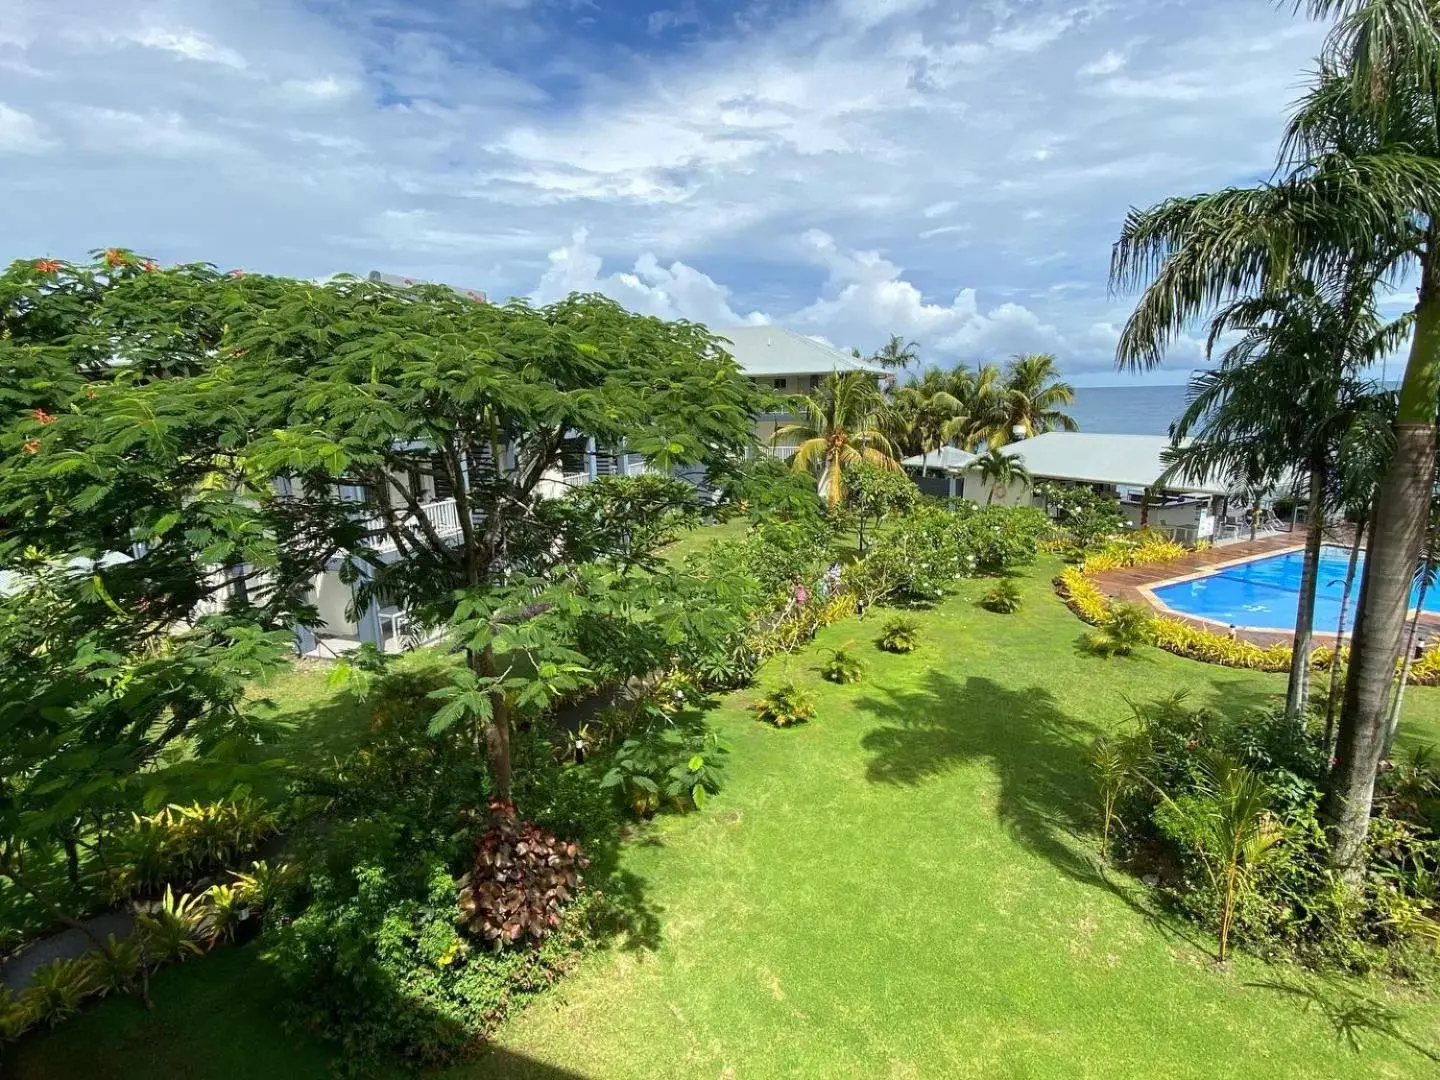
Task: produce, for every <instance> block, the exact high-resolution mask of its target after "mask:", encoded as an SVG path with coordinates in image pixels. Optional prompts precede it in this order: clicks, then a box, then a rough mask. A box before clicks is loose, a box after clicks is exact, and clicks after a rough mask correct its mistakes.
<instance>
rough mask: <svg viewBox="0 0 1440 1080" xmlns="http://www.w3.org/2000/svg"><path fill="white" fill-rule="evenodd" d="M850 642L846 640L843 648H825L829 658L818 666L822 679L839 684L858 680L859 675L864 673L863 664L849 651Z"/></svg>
mask: <svg viewBox="0 0 1440 1080" xmlns="http://www.w3.org/2000/svg"><path fill="white" fill-rule="evenodd" d="M851 644H854V643H853V642H847V643H846V647H845V648H840V649H827V650H826V651H827V652H828V653H829V654H830V659H828V660H826V661H825V663H823V664H822V665H821V666H820V677H821V678H822V679H827V680H829V681H830V682H833V683H840V684H841V685H844V684H846V683H854V682H859V681H860V678H861V676H862V675H864V674H865V665H864V663H862V662H861V660H860V658H859V657H858V656H856V655H855V654H854V653H852V652H850V651H849V646H850V645H851Z"/></svg>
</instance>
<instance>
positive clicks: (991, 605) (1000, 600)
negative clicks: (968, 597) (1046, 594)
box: [980, 578, 1022, 615]
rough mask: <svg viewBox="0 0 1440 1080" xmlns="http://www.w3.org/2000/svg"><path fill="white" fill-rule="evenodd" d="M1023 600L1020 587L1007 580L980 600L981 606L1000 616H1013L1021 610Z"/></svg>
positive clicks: (999, 582) (999, 583)
mask: <svg viewBox="0 0 1440 1080" xmlns="http://www.w3.org/2000/svg"><path fill="white" fill-rule="evenodd" d="M1021 600H1022V597H1021V595H1020V586H1019V585H1016V584H1015V582H1013V581H1011V580H1010V579H1009V578H1005V579H1003V580H1001V581H998V582H996V583H995V586H994V588H992V589H991V590H990V591H989V592H987V593H986V594H985V595H984V596H982V597H981V598H980V605H981V606H982V607H984V608H985V609H986V610H988V611H993V612H996V613H997V614H1000V615H1013V614H1014V613H1015V612H1017V611H1019V610H1020V604H1021Z"/></svg>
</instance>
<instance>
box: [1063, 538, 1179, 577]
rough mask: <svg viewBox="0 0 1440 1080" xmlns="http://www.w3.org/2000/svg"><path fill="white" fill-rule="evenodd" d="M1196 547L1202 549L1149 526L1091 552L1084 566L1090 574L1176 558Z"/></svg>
mask: <svg viewBox="0 0 1440 1080" xmlns="http://www.w3.org/2000/svg"><path fill="white" fill-rule="evenodd" d="M1195 550H1199V545H1197V546H1196V547H1195V548H1187V547H1186V546H1185V545H1184V544H1181V543H1177V542H1176V541H1174V540H1167V539H1166V538H1165V537H1163V536H1161V535H1160V534H1159V533H1155V532H1151V531H1150V530H1148V529H1147V530H1144V531H1142V532H1138V533H1133V534H1131V535H1129V536H1117V537H1115V538H1113V539H1112V540H1110V541H1109V542H1107V543H1105V544H1102V545H1101V546H1100V547H1098V548H1096V549H1094V550H1093V551H1090V552H1087V553H1086V556H1085V562H1084V564H1083V569H1084V571H1085V573H1087V574H1098V573H1101V572H1103V571H1105V570H1118V569H1121V568H1123V567H1127V566H1149V565H1152V564H1154V563H1166V562H1174V561H1175V560H1176V559H1183V558H1184V557H1185V556H1186V555H1189V554H1190V553H1191V552H1192V551H1195Z"/></svg>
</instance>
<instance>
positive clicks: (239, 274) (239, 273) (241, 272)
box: [230, 269, 245, 278]
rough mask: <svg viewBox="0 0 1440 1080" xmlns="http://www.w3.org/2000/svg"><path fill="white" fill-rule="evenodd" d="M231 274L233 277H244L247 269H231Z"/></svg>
mask: <svg viewBox="0 0 1440 1080" xmlns="http://www.w3.org/2000/svg"><path fill="white" fill-rule="evenodd" d="M230 276H231V277H233V278H242V277H244V276H245V271H244V270H240V269H235V270H231V271H230Z"/></svg>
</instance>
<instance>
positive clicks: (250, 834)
mask: <svg viewBox="0 0 1440 1080" xmlns="http://www.w3.org/2000/svg"><path fill="white" fill-rule="evenodd" d="M279 826H280V819H279V815H278V814H277V813H276V812H275V811H274V810H272V809H271V808H270V807H268V806H266V805H265V804H264V803H263V802H261V801H260V800H259V799H255V798H250V797H246V798H240V799H230V800H225V801H222V802H216V803H198V802H196V803H191V804H189V805H188V806H179V805H170V806H166V807H164V808H162V809H161V810H159V811H157V812H156V813H153V814H146V815H143V816H142V815H140V814H132V815H131V824H130V826H129V828H127V829H125V830H124V831H122V832H120V833H119V834H118V835H117V836H116V838H115V855H114V863H115V867H116V869H115V872H114V879H113V884H114V887H115V889H116V891H117V892H118V893H119V894H120V895H122V896H130V895H136V894H139V895H142V896H156V895H159V893H160V892H161V890H163V889H164V888H165V887H166V886H168V885H172V884H183V883H186V882H190V881H194V880H195V879H196V878H198V877H201V876H202V875H204V874H207V873H210V872H213V871H214V870H217V869H220V868H221V867H224V866H227V865H229V864H230V863H232V862H233V861H234V860H236V859H237V858H239V857H240V856H242V855H244V854H245V853H247V852H250V851H253V850H255V848H257V847H259V846H260V844H262V843H263V842H264V841H265V840H266V839H268V838H269V837H270V836H272V835H274V833H275V832H276V830H277V829H278V828H279Z"/></svg>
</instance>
